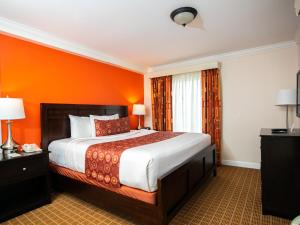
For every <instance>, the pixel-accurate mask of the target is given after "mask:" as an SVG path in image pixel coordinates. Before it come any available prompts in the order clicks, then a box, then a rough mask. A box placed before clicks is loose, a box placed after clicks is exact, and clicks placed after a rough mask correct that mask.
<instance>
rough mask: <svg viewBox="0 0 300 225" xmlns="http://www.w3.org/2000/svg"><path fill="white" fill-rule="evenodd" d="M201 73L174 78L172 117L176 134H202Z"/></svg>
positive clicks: (175, 76) (180, 75)
mask: <svg viewBox="0 0 300 225" xmlns="http://www.w3.org/2000/svg"><path fill="white" fill-rule="evenodd" d="M201 95H202V93H201V77H200V72H192V73H186V74H179V75H174V76H172V104H173V106H172V116H173V131H174V132H195V133H201V132H202V96H201Z"/></svg>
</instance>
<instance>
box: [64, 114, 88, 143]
mask: <svg viewBox="0 0 300 225" xmlns="http://www.w3.org/2000/svg"><path fill="white" fill-rule="evenodd" d="M69 118H70V126H71V138H86V137H91V136H92V129H91V123H90V118H89V117H84V116H83V117H81V116H73V115H69Z"/></svg>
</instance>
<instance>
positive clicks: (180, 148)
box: [48, 130, 211, 192]
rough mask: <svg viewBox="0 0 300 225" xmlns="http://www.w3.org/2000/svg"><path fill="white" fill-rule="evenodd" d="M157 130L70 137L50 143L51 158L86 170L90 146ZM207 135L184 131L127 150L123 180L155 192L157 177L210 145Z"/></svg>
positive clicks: (121, 181)
mask: <svg viewBox="0 0 300 225" xmlns="http://www.w3.org/2000/svg"><path fill="white" fill-rule="evenodd" d="M154 132H156V131H152V130H138V131H131V132H128V133H124V134H118V135H111V136H102V137H96V138H76V139H72V138H66V139H61V140H56V141H53V142H51V143H50V145H49V147H48V149H49V150H50V151H51V153H50V161H51V162H52V163H54V164H56V165H59V166H63V167H66V168H69V169H71V170H74V171H77V172H81V173H85V153H86V150H87V149H88V147H89V146H90V145H93V144H97V143H104V142H110V141H117V140H123V139H128V138H134V137H140V136H143V135H147V134H150V133H154ZM210 143H211V138H210V136H209V135H207V134H199V133H184V134H182V135H179V136H176V137H174V138H171V139H167V140H164V141H160V142H156V143H152V144H147V145H142V146H138V147H135V148H130V149H127V150H125V151H124V152H123V153H122V155H121V158H120V169H119V179H120V183H121V184H124V185H127V186H130V187H134V188H138V189H141V190H144V191H148V192H153V191H156V190H157V179H158V178H159V177H160V176H162V175H163V174H165V173H166V172H168V171H170V170H171V169H173V168H174V167H176V166H178V165H180V164H181V163H183V162H184V161H185V160H186V159H188V158H190V157H191V156H193V155H195V154H196V153H198V152H199V151H201V150H203V149H204V148H205V147H207V146H208V145H210Z"/></svg>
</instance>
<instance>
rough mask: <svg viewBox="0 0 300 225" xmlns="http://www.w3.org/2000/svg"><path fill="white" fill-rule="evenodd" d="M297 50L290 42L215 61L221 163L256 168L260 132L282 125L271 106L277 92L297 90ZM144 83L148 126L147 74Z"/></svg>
mask: <svg viewBox="0 0 300 225" xmlns="http://www.w3.org/2000/svg"><path fill="white" fill-rule="evenodd" d="M297 51H298V49H297V45H296V44H295V43H292V44H288V45H278V46H277V45H276V46H274V47H268V48H261V49H255V50H253V51H252V50H247V51H244V52H243V54H241V52H239V53H238V54H234V53H230V54H227V55H225V56H224V55H222V57H220V58H219V59H218V61H219V62H220V63H221V77H222V98H223V125H222V126H223V129H222V130H223V137H222V148H223V152H222V158H223V160H229V161H231V160H233V161H242V162H250V164H249V165H250V166H251V165H252V164H253V163H256V165H258V164H257V163H259V162H260V138H259V131H260V129H261V128H263V127H266V128H268V127H269V128H275V127H284V126H285V108H282V107H277V106H274V103H275V96H276V93H277V91H278V90H279V89H283V88H294V89H295V88H296V72H297V68H298V55H297V54H298V53H297ZM217 58H218V57H217V56H216V57H215V59H217ZM194 61H195V60H194ZM200 61H201V59H199V62H200ZM144 82H145V88H144V90H145V93H144V96H145V100H144V102H145V104H146V107H147V116H146V118H145V124H146V125H151V107H150V106H151V95H150V94H151V93H150V92H151V91H150V89H151V87H150V79H149V78H148V77H147V75H145V79H144ZM292 114H293V115H292V118H291V123H292V122H295V123H296V126H297V127H300V121H299V119H298V118H296V116H295V112H294V110H293V112H292ZM251 163H252V164H251Z"/></svg>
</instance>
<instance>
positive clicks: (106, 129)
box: [95, 117, 130, 137]
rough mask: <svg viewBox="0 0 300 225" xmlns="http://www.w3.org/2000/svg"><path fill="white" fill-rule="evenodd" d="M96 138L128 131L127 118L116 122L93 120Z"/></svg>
mask: <svg viewBox="0 0 300 225" xmlns="http://www.w3.org/2000/svg"><path fill="white" fill-rule="evenodd" d="M95 128H96V129H95V131H96V137H99V136H107V135H113V134H121V133H126V132H129V131H130V124H129V118H128V117H123V118H121V119H116V120H95Z"/></svg>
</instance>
